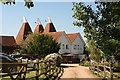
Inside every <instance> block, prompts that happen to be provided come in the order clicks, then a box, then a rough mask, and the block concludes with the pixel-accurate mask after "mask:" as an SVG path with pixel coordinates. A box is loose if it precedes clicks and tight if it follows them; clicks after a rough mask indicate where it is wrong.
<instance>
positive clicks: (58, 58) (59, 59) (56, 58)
mask: <svg viewBox="0 0 120 80" xmlns="http://www.w3.org/2000/svg"><path fill="white" fill-rule="evenodd" d="M45 61H52V62H54V63H55V64H56V65H57V66H60V64H61V62H62V56H61V55H60V54H58V53H52V54H49V55H47V56H46V57H45Z"/></svg>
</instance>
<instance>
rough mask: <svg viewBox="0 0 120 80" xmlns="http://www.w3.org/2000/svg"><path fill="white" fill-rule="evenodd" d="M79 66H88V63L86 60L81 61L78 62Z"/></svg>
mask: <svg viewBox="0 0 120 80" xmlns="http://www.w3.org/2000/svg"><path fill="white" fill-rule="evenodd" d="M80 65H81V66H90V63H89V62H88V61H82V62H80Z"/></svg>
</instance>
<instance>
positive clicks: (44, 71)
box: [0, 59, 63, 80]
mask: <svg viewBox="0 0 120 80" xmlns="http://www.w3.org/2000/svg"><path fill="white" fill-rule="evenodd" d="M30 64H31V63H29V62H28V61H26V62H24V63H23V62H22V61H21V60H20V61H19V63H0V65H2V69H1V70H2V72H1V73H0V77H1V78H2V77H6V76H9V77H10V78H11V79H12V80H21V79H24V80H25V79H32V78H35V79H36V80H38V79H39V78H43V79H46V78H51V79H53V80H54V79H60V77H61V76H62V74H63V68H62V67H60V66H56V64H55V63H54V62H52V61H44V60H38V59H37V60H36V62H33V63H32V65H33V67H30V68H29V66H28V65H30ZM31 72H34V75H33V76H26V75H27V74H28V75H29V74H30V73H31ZM14 75H15V76H14ZM42 76H44V77H42Z"/></svg>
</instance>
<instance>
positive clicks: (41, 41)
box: [19, 33, 60, 57]
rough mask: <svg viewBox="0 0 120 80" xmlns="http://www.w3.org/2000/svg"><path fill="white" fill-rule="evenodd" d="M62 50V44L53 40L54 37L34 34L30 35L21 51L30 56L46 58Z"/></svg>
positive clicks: (22, 44) (21, 46)
mask: <svg viewBox="0 0 120 80" xmlns="http://www.w3.org/2000/svg"><path fill="white" fill-rule="evenodd" d="M59 49H60V44H59V43H58V42H57V41H56V40H54V39H53V38H52V36H49V35H45V34H40V33H32V34H29V35H28V36H27V38H26V40H24V41H22V42H21V44H20V49H19V50H20V51H22V53H28V54H39V56H41V57H45V56H46V55H48V54H50V53H54V52H55V53H57V52H58V51H59Z"/></svg>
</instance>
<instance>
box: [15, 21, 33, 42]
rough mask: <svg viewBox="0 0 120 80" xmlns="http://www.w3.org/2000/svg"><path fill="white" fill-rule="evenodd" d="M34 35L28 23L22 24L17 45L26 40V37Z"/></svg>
mask: <svg viewBox="0 0 120 80" xmlns="http://www.w3.org/2000/svg"><path fill="white" fill-rule="evenodd" d="M29 33H32V30H31V28H30V25H29V23H28V22H25V23H23V24H22V26H21V29H20V31H19V32H18V35H17V37H16V43H17V44H19V43H20V41H22V40H25V39H26V36H27V35H28V34H29Z"/></svg>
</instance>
